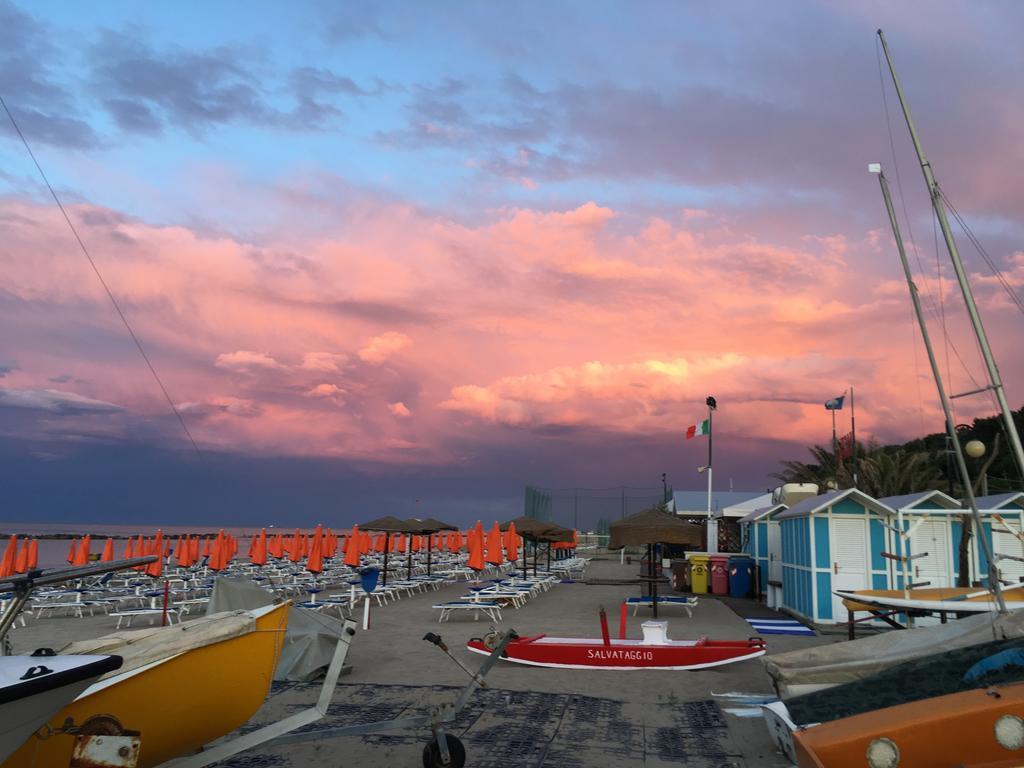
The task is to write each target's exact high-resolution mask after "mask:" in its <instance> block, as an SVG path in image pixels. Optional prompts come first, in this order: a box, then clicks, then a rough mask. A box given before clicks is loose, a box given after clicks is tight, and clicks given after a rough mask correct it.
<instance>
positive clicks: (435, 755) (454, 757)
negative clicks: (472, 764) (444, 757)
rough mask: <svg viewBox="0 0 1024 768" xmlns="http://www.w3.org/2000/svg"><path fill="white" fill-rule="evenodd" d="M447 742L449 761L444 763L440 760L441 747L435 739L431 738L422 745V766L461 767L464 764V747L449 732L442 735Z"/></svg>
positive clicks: (427, 767) (437, 767)
mask: <svg viewBox="0 0 1024 768" xmlns="http://www.w3.org/2000/svg"><path fill="white" fill-rule="evenodd" d="M444 738H445V740H446V741H447V742H448V755H449V757H451V762H450V763H448V765H445V764H444V763H443V762H441V749H440V748H439V747H438V746H437V739H431V740H430V741H428V742H427V744H426V746H424V747H423V768H462V767H463V766H464V765H465V764H466V748H465V747H464V746H462V742H461V741H459V740H458V739H457V738H456V737H455V736H452V735H451V734H450V733H446V734H445V735H444Z"/></svg>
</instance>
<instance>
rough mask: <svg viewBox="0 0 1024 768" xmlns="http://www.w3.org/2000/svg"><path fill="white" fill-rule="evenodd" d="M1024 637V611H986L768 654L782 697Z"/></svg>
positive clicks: (766, 660)
mask: <svg viewBox="0 0 1024 768" xmlns="http://www.w3.org/2000/svg"><path fill="white" fill-rule="evenodd" d="M1016 637H1024V611H1015V612H1011V613H1008V614H1006V615H1005V616H997V615H995V614H991V613H988V614H982V615H979V616H971V617H970V618H966V619H958V620H956V621H951V622H949V623H948V624H940V625H938V626H933V627H921V628H919V629H904V630H893V631H889V632H885V633H883V634H881V635H875V636H874V637H865V638H861V639H860V640H851V641H847V642H843V643H835V644H833V645H821V646H817V647H815V648H801V649H800V650H796V651H788V652H786V653H780V654H777V655H771V656H764V657H762V658H761V662H762V663H763V664H764V667H765V670H766V671H767V672H768V674H769V675H771V677H772V680H773V681H774V683H775V689H776V691H777V692H778V694H779V697H780V698H783V699H787V698H790V697H791V696H793V695H797V694H799V693H803V692H806V691H807V690H809V687H808V686H812V687H816V688H825V687H829V686H833V685H839V684H841V683H849V682H852V681H854V680H860V679H862V678H865V677H868V676H869V675H873V674H875V673H877V672H881V671H883V670H885V669H888V668H889V667H892V666H894V665H896V664H899V663H901V662H904V661H910V660H911V659H918V658H921V657H923V656H927V655H929V654H932V653H938V652H940V651H949V650H952V649H954V648H962V647H965V646H968V645H977V644H978V643H985V642H989V641H991V640H1004V639H1006V640H1008V639H1011V638H1016Z"/></svg>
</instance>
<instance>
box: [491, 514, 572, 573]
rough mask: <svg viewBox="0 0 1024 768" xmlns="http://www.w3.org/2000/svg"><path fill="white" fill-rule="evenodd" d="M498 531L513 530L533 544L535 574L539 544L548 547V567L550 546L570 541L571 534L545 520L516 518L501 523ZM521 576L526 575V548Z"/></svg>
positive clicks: (535, 571)
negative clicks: (544, 544) (558, 542)
mask: <svg viewBox="0 0 1024 768" xmlns="http://www.w3.org/2000/svg"><path fill="white" fill-rule="evenodd" d="M499 527H500V529H501V530H503V531H508V529H509V528H512V529H514V530H515V532H516V533H517V534H519V536H521V537H522V538H523V539H524V540H526V541H529V542H531V543H532V544H533V573H534V575H536V573H537V549H538V548H539V545H540V543H541V542H544V543H546V544H547V545H548V565H550V564H551V544H552V543H554V542H557V541H572V540H573V539H572V535H573V532H572V530H571V529H569V528H563V527H562V526H560V525H558V524H557V523H551V522H548V521H546V520H537V519H536V518H533V517H517V518H515V519H514V520H509V521H508V522H505V523H502V524H501V525H500V526H499ZM523 575H524V576H525V575H526V547H525V546H524V547H523Z"/></svg>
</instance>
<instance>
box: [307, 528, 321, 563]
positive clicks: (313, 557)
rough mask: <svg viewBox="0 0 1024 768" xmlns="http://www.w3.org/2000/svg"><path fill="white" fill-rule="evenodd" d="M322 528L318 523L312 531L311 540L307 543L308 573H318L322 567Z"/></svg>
mask: <svg viewBox="0 0 1024 768" xmlns="http://www.w3.org/2000/svg"><path fill="white" fill-rule="evenodd" d="M323 538H324V534H323V529H322V528H321V527H320V526H319V525H318V526H317V527H316V531H315V532H314V533H313V541H312V543H311V544H310V545H309V557H307V558H306V570H307V571H309V572H310V573H320V571H322V570H323V569H324V554H323V550H322V549H321V547H323V543H324V542H323Z"/></svg>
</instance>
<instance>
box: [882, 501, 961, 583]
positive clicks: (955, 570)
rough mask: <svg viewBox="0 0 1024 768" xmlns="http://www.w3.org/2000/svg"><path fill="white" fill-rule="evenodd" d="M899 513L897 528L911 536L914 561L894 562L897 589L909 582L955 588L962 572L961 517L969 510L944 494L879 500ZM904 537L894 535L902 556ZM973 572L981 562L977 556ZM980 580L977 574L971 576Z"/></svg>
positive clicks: (897, 514) (909, 548)
mask: <svg viewBox="0 0 1024 768" xmlns="http://www.w3.org/2000/svg"><path fill="white" fill-rule="evenodd" d="M879 501H880V502H881V503H883V504H885V505H886V506H887V507H890V508H891V509H894V510H896V523H895V525H896V528H897V529H899V530H903V531H908V532H909V533H910V537H909V542H908V550H909V554H910V555H911V557H912V558H913V559H911V560H909V561H907V562H906V563H904V562H901V561H899V560H891V561H890V567H891V569H892V573H891V577H892V583H893V585H894V588H895V589H903V588H904V581H905V580H904V572H905V573H906V575H907V576H908V578H907V579H906V582H907V583H909V584H919V585H921V586H927V587H955V586H956V585H957V578H958V576H959V572H960V536H961V535H962V532H963V526H962V524H961V522H960V520H961V516H962V515H963V514H964V513H965V511H966V510H964V509H962V508H961V506H960V502H959V501H957V500H956V499H954V498H953V497H952V496H948V495H947V494H945V493H943V492H942V491H920V492H918V493H908V494H904V495H902V496H886V497H884V498H881V499H879ZM903 541H906V539H904V537H896V536H893V549H892V550H891V551H892V553H893V554H895V555H900V556H902V554H903ZM971 562H972V570H973V568H974V567H976V564H977V562H978V559H977V556H976V555H975V556H974V557H973V558H972V560H971ZM971 578H972V580H973V579H977V574H976V573H974V574H972V576H971Z"/></svg>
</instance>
